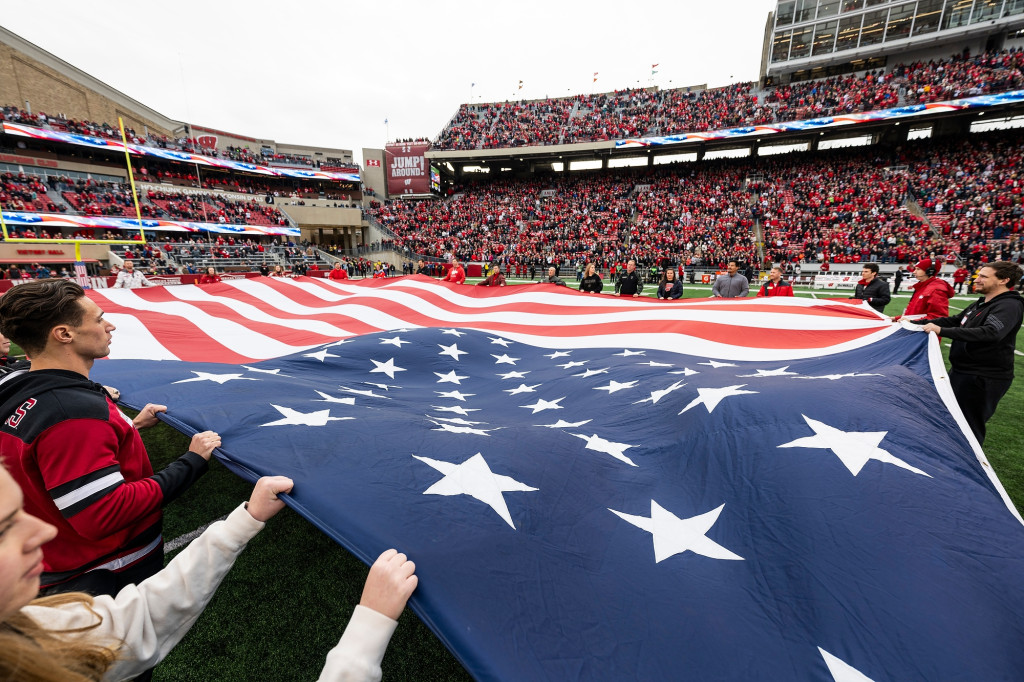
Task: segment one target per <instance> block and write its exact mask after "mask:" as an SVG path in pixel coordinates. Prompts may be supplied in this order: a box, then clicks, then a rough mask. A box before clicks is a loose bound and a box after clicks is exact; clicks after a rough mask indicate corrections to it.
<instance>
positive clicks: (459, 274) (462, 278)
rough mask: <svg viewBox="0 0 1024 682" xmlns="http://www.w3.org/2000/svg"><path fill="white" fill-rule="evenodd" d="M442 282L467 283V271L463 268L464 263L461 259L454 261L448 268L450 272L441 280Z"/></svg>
mask: <svg viewBox="0 0 1024 682" xmlns="http://www.w3.org/2000/svg"><path fill="white" fill-rule="evenodd" d="M441 281H442V282H451V283H453V284H465V283H466V271H465V270H463V269H462V264H461V263H459V261H457V260H455V261H452V267H451V268H450V269H449V270H448V274H447V275H445V276H444V278H443V279H442V280H441Z"/></svg>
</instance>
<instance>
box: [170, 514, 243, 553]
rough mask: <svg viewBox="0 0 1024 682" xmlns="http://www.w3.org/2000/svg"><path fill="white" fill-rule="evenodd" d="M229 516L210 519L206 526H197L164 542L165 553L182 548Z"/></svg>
mask: <svg viewBox="0 0 1024 682" xmlns="http://www.w3.org/2000/svg"><path fill="white" fill-rule="evenodd" d="M227 517H228V515H227V514H225V515H224V516H222V517H220V518H219V519H214V520H213V521H210V523H208V524H206V525H205V526H199V528H196V529H195V530H194V531H192V532H191V533H185V534H184V535H181V536H179V537H176V538H174V539H173V540H171V541H170V542H166V543H164V554H170V553H171V552H173V551H175V550H177V549H181V548H182V547H184V546H185V545H187V544H188V543H190V542H192V541H193V540H195V539H196V538H197V537H199V536H200V535H202V534H203V531H204V530H206V529H207V528H209V527H210V526H211V525H212V524H214V523H217V522H218V521H223V520H224V519H226V518H227Z"/></svg>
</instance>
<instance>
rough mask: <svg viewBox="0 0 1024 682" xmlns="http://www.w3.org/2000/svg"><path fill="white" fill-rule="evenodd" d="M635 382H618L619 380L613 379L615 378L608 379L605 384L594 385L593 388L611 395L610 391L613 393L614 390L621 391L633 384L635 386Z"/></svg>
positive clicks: (631, 386)
mask: <svg viewBox="0 0 1024 682" xmlns="http://www.w3.org/2000/svg"><path fill="white" fill-rule="evenodd" d="M636 384H637V382H636V381H625V382H619V381H615V379H609V380H608V384H607V385H605V386H595V387H594V390H595V391H608V395H611V394H612V393H615V392H616V391H622V390H625V389H627V388H633V387H634V386H636Z"/></svg>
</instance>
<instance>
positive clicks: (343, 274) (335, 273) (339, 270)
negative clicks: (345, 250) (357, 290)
mask: <svg viewBox="0 0 1024 682" xmlns="http://www.w3.org/2000/svg"><path fill="white" fill-rule="evenodd" d="M327 276H328V277H330V278H331V279H348V270H346V269H345V268H343V267H341V263H335V264H334V267H333V268H331V272H330V274H328V275H327Z"/></svg>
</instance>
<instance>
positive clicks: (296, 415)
mask: <svg viewBox="0 0 1024 682" xmlns="http://www.w3.org/2000/svg"><path fill="white" fill-rule="evenodd" d="M270 406H271V407H273V408H274V409H275V410H277V411H278V412H280V413H281V414H282V415H283V418H281V419H278V420H277V421H272V422H267V423H266V424H260V426H327V422H340V421H347V420H349V419H355V417H332V416H331V411H330V410H329V409H328V410H317V411H316V412H299V411H298V410H293V409H292V408H290V407H281V406H280V405H274V404H273V403H271V405H270Z"/></svg>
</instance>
